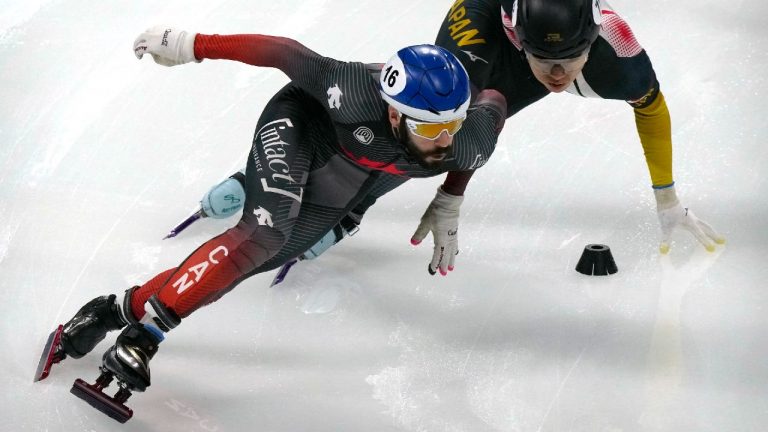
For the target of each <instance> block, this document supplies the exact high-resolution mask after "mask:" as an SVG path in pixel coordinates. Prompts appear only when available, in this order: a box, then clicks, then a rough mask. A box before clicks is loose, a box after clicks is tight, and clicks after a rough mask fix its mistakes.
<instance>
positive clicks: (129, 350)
mask: <svg viewBox="0 0 768 432" xmlns="http://www.w3.org/2000/svg"><path fill="white" fill-rule="evenodd" d="M144 310H145V313H144V316H143V317H142V319H141V322H138V323H131V324H129V325H128V326H127V327H126V328H124V329H123V331H122V333H120V336H118V337H117V340H116V341H115V345H114V346H112V347H111V348H109V349H108V350H107V352H105V353H104V357H102V366H101V367H100V368H99V370H100V375H99V377H98V378H97V379H96V382H95V383H94V384H89V383H87V382H85V381H83V380H82V379H77V380H75V383H74V385H73V386H72V389H71V393H72V394H74V395H75V396H77V397H79V398H80V399H82V400H84V401H86V402H88V403H89V404H90V405H91V406H93V407H94V408H96V409H98V410H99V411H101V412H103V413H104V414H106V415H108V416H110V417H112V418H113V419H115V420H117V421H119V422H121V423H125V422H126V421H127V420H128V419H130V418H131V416H133V411H132V410H131V409H130V408H128V407H127V406H125V401H126V400H128V398H129V397H130V396H131V392H133V391H139V392H143V391H145V390H146V389H147V387H149V385H150V374H149V361H150V360H151V359H152V357H154V356H155V353H157V347H158V344H159V343H160V342H161V341H162V340H163V338H164V336H163V332H166V331H169V330H170V329H172V328H174V327H176V326H177V325H178V324H179V323H180V322H181V319H180V318H179V317H178V315H176V314H175V313H174V312H173V311H172V310H169V309H166V308H165V306H163V304H162V303H161V302H160V301H159V300H158V299H157V295H153V296H152V297H150V298H149V300H148V301H147V303H146V304H145V309H144ZM115 378H117V385H118V387H119V389H118V391H117V393H115V395H114V396H109V395H107V394H106V393H104V389H105V388H106V387H107V386H109V384H110V383H111V382H112V381H113V380H114V379H115Z"/></svg>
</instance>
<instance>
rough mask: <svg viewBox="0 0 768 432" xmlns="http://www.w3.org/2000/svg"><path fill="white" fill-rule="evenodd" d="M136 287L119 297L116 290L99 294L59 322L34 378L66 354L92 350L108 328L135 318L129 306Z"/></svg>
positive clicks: (40, 377)
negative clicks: (69, 316)
mask: <svg viewBox="0 0 768 432" xmlns="http://www.w3.org/2000/svg"><path fill="white" fill-rule="evenodd" d="M136 288H137V287H133V288H130V289H129V290H127V291H126V292H125V293H124V294H123V295H121V298H120V300H118V299H117V296H116V295H114V294H112V295H109V296H101V297H96V298H95V299H93V300H91V301H89V302H88V303H86V304H85V305H84V306H83V307H81V308H80V310H79V311H77V313H76V314H75V316H74V317H72V319H70V320H69V321H67V323H65V324H63V325H60V326H58V328H57V329H56V330H54V331H53V332H52V333H51V335H50V336H49V337H48V342H47V343H46V345H45V349H43V354H42V356H41V357H40V363H39V364H38V369H37V373H36V374H35V381H40V380H41V379H44V378H46V377H47V376H48V374H49V372H50V368H51V366H52V365H53V364H55V363H58V362H60V361H62V360H64V359H65V358H66V357H67V356H70V357H72V358H76V359H77V358H80V357H83V356H84V355H86V354H88V353H89V352H91V351H92V350H93V348H94V347H95V346H96V345H98V343H99V342H101V341H102V340H104V337H106V335H107V332H110V331H113V330H119V329H121V328H123V327H125V325H126V324H128V323H129V322H136V319H135V318H134V317H133V314H132V313H131V306H130V299H131V294H132V293H133V290H135V289H136Z"/></svg>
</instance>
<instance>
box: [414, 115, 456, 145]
mask: <svg viewBox="0 0 768 432" xmlns="http://www.w3.org/2000/svg"><path fill="white" fill-rule="evenodd" d="M464 119H466V117H460V118H457V119H456V120H451V121H449V122H444V123H432V122H423V121H419V120H414V119H412V118H410V117H406V119H405V124H406V125H408V129H410V131H411V132H413V133H414V135H418V136H420V137H422V138H426V139H431V140H433V139H437V137H438V136H440V134H441V133H443V131H446V132H447V133H448V135H450V136H453V135H454V134H455V133H456V132H458V131H459V129H461V125H462V123H464Z"/></svg>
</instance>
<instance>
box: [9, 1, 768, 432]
mask: <svg viewBox="0 0 768 432" xmlns="http://www.w3.org/2000/svg"><path fill="white" fill-rule="evenodd" d="M437 3H439V2H434V1H422V2H416V1H405V0H391V1H387V2H372V1H367V0H365V1H359V0H354V1H353V0H337V1H333V2H332V1H312V2H298V1H280V2H252V1H244V0H226V1H224V0H222V1H214V0H206V1H200V0H196V1H189V0H186V1H181V0H166V1H163V2H154V1H147V0H139V1H133V2H121V4H120V6H119V8H118V6H117V5H116V4H115V3H114V2H103V1H95V0H82V1H77V2H75V1H43V0H41V1H26V0H25V1H15V2H14V1H11V2H7V1H6V2H0V6H1V8H0V10H2V12H0V66H1V67H0V83H1V84H0V101H1V103H0V292H2V293H4V294H6V295H7V297H6V301H5V302H4V303H3V306H1V307H0V311H2V331H1V332H0V346H1V347H2V350H0V351H1V352H2V354H0V356H1V357H0V358H1V359H2V367H0V385H2V388H3V390H4V391H3V392H2V396H0V419H1V420H0V429H2V430H8V431H21V430H25V431H26V430H48V431H74V430H83V431H91V430H117V429H118V427H119V426H118V424H117V423H115V422H114V421H113V420H111V419H109V418H107V417H106V416H104V415H102V414H100V413H98V412H97V411H95V410H94V409H92V408H91V407H89V406H87V405H86V404H85V403H84V402H82V401H80V400H78V399H76V398H75V397H73V396H71V395H70V394H69V388H70V386H71V384H72V382H73V381H74V379H75V378H78V377H82V378H85V379H88V380H93V379H94V378H95V377H96V375H97V373H96V368H97V366H98V365H99V364H100V354H101V353H102V352H103V350H104V349H105V348H106V346H107V342H104V343H103V344H102V345H100V346H99V347H97V349H96V350H95V352H94V353H93V354H91V355H89V356H86V357H85V358H83V359H81V360H78V361H72V360H68V361H66V362H64V363H62V364H60V365H57V366H58V367H55V368H54V370H53V372H52V374H51V376H50V377H49V378H48V379H46V380H45V381H43V382H39V383H36V384H33V383H32V377H33V374H34V371H35V366H36V364H37V359H38V356H39V355H40V350H41V349H42V346H43V344H44V342H45V338H46V337H47V335H48V333H49V332H50V331H51V330H52V329H53V328H54V325H55V324H57V323H60V322H62V321H64V320H66V319H68V318H69V317H70V316H71V315H72V314H73V313H74V312H75V311H76V310H77V309H78V308H79V307H80V305H81V304H83V303H84V302H85V301H87V300H89V299H91V298H92V297H94V296H96V295H99V294H102V293H105V294H106V293H113V292H118V291H121V290H123V289H125V288H127V287H129V286H131V285H133V284H137V283H142V282H144V281H146V280H147V279H148V278H150V277H152V276H153V275H155V274H156V273H157V272H159V271H162V270H165V269H166V268H170V267H172V266H175V265H177V264H178V263H179V262H180V260H181V259H183V258H184V257H185V256H186V255H187V254H189V252H191V251H192V250H193V249H194V248H195V247H196V246H197V245H199V244H200V243H201V242H203V241H204V240H206V239H207V238H209V237H211V236H213V235H215V234H217V233H219V232H221V231H222V230H224V229H226V228H227V227H228V226H229V225H231V224H232V223H233V222H234V221H231V220H230V221H204V222H202V223H199V224H198V225H195V226H193V227H192V228H190V229H188V231H186V232H184V233H183V234H182V235H180V236H179V237H177V238H175V239H171V240H165V241H161V240H160V239H161V238H162V237H163V236H164V235H165V234H166V233H167V231H168V230H169V229H170V228H171V227H173V226H174V225H175V224H176V223H178V222H179V221H181V220H182V219H183V218H185V217H186V216H187V215H189V214H190V213H191V212H192V211H193V210H194V209H195V206H196V204H197V201H198V200H199V198H200V196H201V195H202V193H203V192H204V191H205V190H207V188H208V187H209V186H211V185H213V184H214V183H216V182H218V181H219V180H220V179H221V178H223V177H225V176H226V175H228V174H229V173H231V172H234V170H235V169H236V168H239V167H240V166H241V165H242V164H243V162H244V160H245V157H246V154H247V152H248V149H249V148H250V142H251V137H252V134H253V128H254V126H255V124H256V120H257V118H258V116H259V113H260V111H261V108H262V107H263V104H264V103H265V102H266V101H267V100H268V98H269V97H270V96H271V95H272V94H273V93H274V91H276V90H277V89H278V88H279V87H281V86H282V85H283V84H284V83H285V82H286V78H285V77H284V75H282V73H280V72H277V71H272V70H265V69H257V68H253V67H249V66H246V65H242V64H237V63H234V62H224V61H205V62H203V63H202V64H200V65H185V66H180V67H176V68H164V67H161V66H158V65H155V64H154V63H153V62H152V61H151V60H149V59H144V60H143V61H137V60H136V59H135V58H134V56H133V54H132V51H131V44H132V42H133V39H134V38H135V37H136V35H137V34H138V33H139V32H140V31H142V30H144V29H145V28H147V27H149V26H152V25H155V24H169V25H173V26H176V27H178V28H184V29H189V30H193V31H200V32H205V33H264V34H276V35H283V36H289V37H293V38H296V39H298V40H300V41H302V42H303V43H305V44H306V45H307V46H309V47H310V48H312V49H313V50H315V51H318V52H321V53H323V54H325V55H328V56H331V57H335V58H339V59H346V60H360V61H369V62H373V61H384V60H385V59H386V58H388V57H389V55H390V54H391V53H392V52H393V51H394V50H395V49H397V48H399V47H400V46H404V45H409V44H414V43H423V42H430V41H432V40H433V39H434V35H435V33H436V30H437V27H438V25H439V23H440V22H441V20H442V18H443V16H444V14H445V13H446V11H447V10H448V7H449V3H450V2H442V3H440V4H437ZM612 4H613V6H614V7H615V8H616V9H617V10H618V11H619V12H621V13H622V14H623V15H624V16H625V18H627V20H628V21H629V22H630V23H631V25H632V27H633V30H634V32H635V35H636V36H637V37H638V39H639V40H640V42H641V43H642V44H643V45H644V46H645V48H646V49H647V50H648V52H649V54H650V55H651V58H652V60H653V62H654V67H655V69H656V72H657V74H658V76H659V79H660V81H661V86H662V89H663V91H664V93H665V95H666V98H667V103H668V105H669V107H670V110H671V113H672V120H673V134H674V142H675V173H676V180H677V185H678V193H679V195H680V197H681V199H682V200H683V202H684V204H685V205H686V206H689V207H691V208H692V209H694V210H695V211H696V213H697V214H698V215H699V216H700V217H702V218H703V219H705V220H707V221H709V222H710V223H712V224H713V225H714V226H715V227H716V228H717V229H719V230H720V231H722V232H723V234H725V235H726V236H727V238H728V244H727V245H726V246H725V247H718V250H717V252H715V253H712V254H709V253H707V252H705V251H704V250H703V248H701V247H700V246H698V245H697V244H695V243H694V240H693V238H692V237H690V236H688V235H687V234H685V233H678V234H676V235H675V236H674V244H673V246H672V251H671V253H670V255H669V256H666V257H662V256H660V255H659V254H658V252H657V246H658V237H659V232H658V225H657V221H656V213H655V207H654V203H653V197H652V193H651V189H650V187H649V179H648V174H647V170H646V167H645V162H644V160H643V157H642V149H641V147H640V144H639V140H638V138H637V135H636V132H635V130H634V123H633V117H632V112H631V110H630V109H629V108H628V107H627V106H626V105H625V104H624V103H623V102H617V101H600V100H583V99H580V98H577V97H573V96H571V95H552V96H550V97H547V98H546V99H544V100H543V101H541V102H539V103H537V104H536V105H534V106H532V107H530V108H528V109H526V110H524V111H523V112H521V113H519V114H518V115H516V116H515V117H513V118H511V119H509V120H508V121H507V124H506V127H505V130H504V132H503V134H502V136H501V139H500V143H499V147H498V150H497V151H496V153H495V155H494V157H493V158H492V160H491V161H490V162H489V163H488V164H487V165H486V166H485V167H484V168H483V169H481V170H480V171H479V172H478V174H477V175H476V176H475V178H474V179H473V181H472V184H471V185H470V189H469V192H468V195H467V198H466V201H465V204H464V206H463V209H462V224H461V231H460V247H461V254H460V255H459V257H458V261H457V267H456V270H455V271H454V272H453V273H451V274H450V275H449V276H448V277H440V276H439V275H438V276H429V274H427V272H426V265H427V262H428V260H429V257H430V252H429V241H425V242H424V244H423V245H422V246H420V247H415V248H414V247H412V246H410V244H409V238H410V235H411V231H412V230H413V229H414V228H415V226H416V224H417V222H418V219H419V217H420V215H421V212H422V211H423V209H424V207H425V206H426V204H427V203H428V201H429V200H430V199H431V198H432V196H433V192H434V189H435V187H436V186H437V185H438V184H439V182H440V181H441V179H439V178H436V179H430V180H416V181H411V182H409V183H408V184H406V185H405V186H403V187H402V188H401V189H399V190H397V191H396V192H394V193H392V194H391V195H389V196H386V197H385V198H383V199H382V200H380V202H379V203H378V204H377V205H376V206H375V207H374V208H372V209H371V211H370V212H369V214H368V215H367V216H366V218H365V221H364V223H363V226H362V229H361V231H360V232H359V234H358V235H356V236H354V237H352V238H349V239H347V240H345V241H344V243H343V244H341V245H339V246H338V247H335V248H333V249H332V250H331V251H329V252H328V253H327V254H326V255H324V256H323V257H321V258H320V259H318V260H316V261H313V262H303V263H300V264H299V265H297V266H296V267H295V268H294V269H293V270H292V271H291V273H290V274H289V275H288V278H287V279H286V281H285V282H284V283H283V284H281V285H278V286H277V287H275V288H268V285H269V282H270V280H271V278H272V276H273V274H271V273H270V274H264V275H258V276H256V277H253V278H252V279H249V280H248V281H246V282H244V283H243V284H241V285H240V286H239V287H238V288H237V289H236V290H234V291H233V292H231V293H230V294H228V295H227V296H226V297H224V298H223V299H222V300H221V301H219V302H217V303H216V304H214V305H213V306H210V307H207V308H204V309H202V310H200V311H198V312H197V313H195V314H194V315H193V316H191V317H190V318H189V319H187V320H186V321H185V322H184V323H183V325H181V326H180V327H179V328H178V329H176V330H174V331H173V332H172V333H171V334H169V335H168V338H167V339H166V341H165V342H163V344H162V346H161V352H160V353H159V354H158V356H157V357H156V358H155V360H154V361H153V365H152V372H153V376H152V380H153V383H152V387H150V389H149V390H148V391H147V392H146V393H144V394H139V395H136V396H134V397H133V398H132V399H131V400H130V403H129V405H130V406H131V407H132V408H134V410H135V412H136V414H135V416H134V418H133V419H132V420H130V421H129V422H128V423H127V424H126V425H125V426H122V427H120V430H136V431H149V430H156V431H190V430H192V431H214V430H218V431H240V430H259V431H419V432H422V431H423V432H427V431H430V432H431V431H451V432H459V431H467V432H483V431H589V432H594V431H610V432H618V431H623V432H628V431H718V432H720V431H764V430H766V429H768V366H767V363H768V362H767V361H766V358H768V343H766V334H768V328H767V327H768V310H766V303H768V289H767V288H766V284H765V281H766V280H768V266H766V259H767V258H768V247H767V246H766V244H768V229H767V228H766V224H767V223H768V204H767V203H768V199H767V198H766V197H767V196H768V187H766V186H767V184H766V175H765V173H766V170H768V150H767V149H768V146H766V142H765V139H766V124H768V122H766V113H768V102H766V101H767V100H768V98H766V93H767V92H768V82H767V81H766V74H765V70H766V66H767V65H768V60H767V59H768V57H767V56H766V55H765V47H766V46H768V33H767V32H766V30H765V25H764V24H765V22H764V21H765V17H766V16H768V6H766V5H767V4H766V3H765V2H763V1H760V0H736V1H731V2H727V3H723V2H719V1H715V0H700V1H693V0H680V1H672V0H661V1H657V2H631V1H628V0H614V1H612ZM588 243H604V244H608V245H609V246H610V247H611V249H612V251H613V254H614V258H615V259H616V262H617V264H618V267H619V272H618V273H617V274H615V275H612V276H608V277H600V278H597V277H588V276H583V275H581V274H579V273H577V272H575V271H574V267H575V265H576V262H577V261H578V258H579V256H580V253H581V250H582V248H583V247H584V245H586V244H588ZM108 340H110V341H111V340H112V338H111V337H110V338H108Z"/></svg>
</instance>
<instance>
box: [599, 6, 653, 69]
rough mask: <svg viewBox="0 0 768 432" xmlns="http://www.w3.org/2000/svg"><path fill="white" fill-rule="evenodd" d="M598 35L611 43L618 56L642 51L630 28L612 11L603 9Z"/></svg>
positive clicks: (632, 55) (628, 55)
mask: <svg viewBox="0 0 768 432" xmlns="http://www.w3.org/2000/svg"><path fill="white" fill-rule="evenodd" d="M600 36H602V37H603V39H605V40H606V41H607V42H608V43H609V44H610V45H611V47H612V48H613V49H614V51H616V55H618V56H619V57H634V56H636V55H638V54H640V53H641V52H642V51H643V47H642V46H640V44H639V43H638V42H637V39H635V35H634V34H633V33H632V29H630V28H629V25H628V24H627V23H626V21H624V19H623V18H621V17H620V16H618V15H617V14H616V12H614V11H611V10H606V9H604V10H603V25H602V29H601V30H600Z"/></svg>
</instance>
